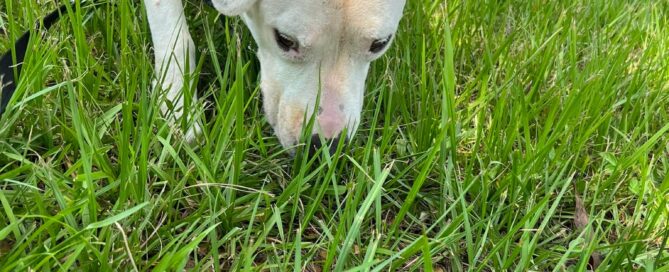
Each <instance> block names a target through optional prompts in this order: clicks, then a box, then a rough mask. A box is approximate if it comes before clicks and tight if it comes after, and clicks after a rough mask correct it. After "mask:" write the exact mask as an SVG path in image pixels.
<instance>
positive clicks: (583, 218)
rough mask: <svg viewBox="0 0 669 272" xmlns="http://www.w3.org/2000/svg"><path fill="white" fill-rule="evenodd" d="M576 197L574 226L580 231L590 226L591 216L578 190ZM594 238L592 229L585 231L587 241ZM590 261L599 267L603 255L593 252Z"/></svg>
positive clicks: (595, 267) (594, 267) (595, 266)
mask: <svg viewBox="0 0 669 272" xmlns="http://www.w3.org/2000/svg"><path fill="white" fill-rule="evenodd" d="M574 197H575V198H576V201H575V202H576V203H575V205H574V206H575V207H574V227H575V229H576V230H577V231H579V232H580V231H583V230H584V229H586V228H587V227H588V224H589V223H590V217H589V216H588V211H587V210H586V209H585V204H583V200H582V199H581V198H580V197H579V196H578V192H576V193H574ZM592 239H593V233H592V230H591V229H588V230H587V232H586V233H585V243H586V244H588V243H589V242H590V241H592ZM588 263H589V264H590V267H591V268H592V269H593V270H594V269H597V267H599V264H601V263H602V255H601V254H599V252H593V253H592V254H591V255H590V258H589V260H588Z"/></svg>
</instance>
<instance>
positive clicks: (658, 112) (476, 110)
mask: <svg viewBox="0 0 669 272" xmlns="http://www.w3.org/2000/svg"><path fill="white" fill-rule="evenodd" d="M110 2H112V3H113V4H111V3H110ZM442 2H443V1H428V0H409V1H408V3H407V7H406V10H405V17H404V19H403V20H402V23H401V27H400V30H399V32H398V33H397V39H396V41H395V43H394V44H393V46H392V48H391V49H390V50H389V52H388V53H387V54H386V55H385V56H384V57H383V58H382V59H380V60H378V61H376V62H375V63H374V64H373V65H372V68H371V71H370V75H369V78H368V80H367V92H366V100H365V106H364V112H363V115H362V116H363V120H362V124H361V126H360V130H359V131H358V133H357V135H356V137H355V138H354V139H353V142H352V144H351V147H350V148H349V150H346V151H343V152H340V153H338V154H336V155H334V156H331V157H330V156H326V155H325V154H323V156H321V158H317V159H307V158H305V156H302V155H301V153H299V152H298V155H297V156H296V157H295V158H293V157H291V156H290V155H289V154H288V153H289V152H288V151H287V150H285V149H283V148H282V147H281V146H280V145H279V143H278V140H277V139H276V138H275V137H274V136H273V134H272V131H271V128H270V127H269V125H268V123H267V121H266V119H265V118H264V117H263V114H262V110H261V98H260V96H259V90H258V87H257V82H258V80H257V79H258V68H259V67H258V63H257V61H256V60H255V56H254V53H253V52H254V47H255V44H254V43H253V41H252V39H251V37H250V35H249V33H248V31H247V30H246V28H245V26H243V24H241V23H240V22H239V20H238V19H236V18H223V17H220V16H217V14H216V12H215V11H214V10H212V9H211V8H208V7H204V6H202V3H201V1H191V2H190V3H189V4H188V5H187V11H188V14H189V17H188V19H189V21H190V26H191V31H192V33H193V35H194V40H195V43H196V44H197V46H198V49H199V51H198V54H197V57H198V71H199V75H198V76H196V77H195V78H196V79H198V84H197V86H198V88H197V91H198V92H199V93H200V97H201V99H202V100H203V101H205V102H206V104H207V105H208V107H207V108H206V109H205V110H204V111H202V114H201V119H202V120H204V121H205V122H206V126H205V133H204V135H203V137H202V139H201V141H200V142H198V143H197V144H193V145H189V144H186V143H184V142H183V141H182V140H181V138H180V136H179V134H178V132H177V131H178V130H175V129H174V128H171V127H170V126H169V125H168V124H167V123H166V122H165V120H163V119H162V117H160V113H159V107H158V102H157V97H158V96H159V94H158V93H157V92H151V87H150V86H151V80H152V75H153V71H152V65H151V64H152V56H151V53H150V52H151V51H150V36H149V33H148V26H147V24H146V21H145V20H144V17H145V15H144V10H143V7H142V5H141V3H140V1H130V0H119V1H109V2H107V1H99V4H98V5H97V8H96V9H93V8H92V7H90V5H82V8H81V9H78V11H76V12H75V13H71V14H68V15H67V16H66V18H64V19H63V20H62V21H61V22H60V23H59V24H58V25H57V26H56V27H55V28H54V29H52V30H51V31H49V32H48V33H46V34H44V35H36V36H35V37H39V38H37V39H34V40H33V41H32V44H31V50H30V55H29V56H28V57H27V59H26V63H25V65H24V68H23V69H24V71H23V77H22V78H21V80H20V83H19V86H20V88H19V90H18V92H17V95H16V98H15V99H14V100H13V103H12V105H13V106H12V108H11V109H10V110H9V111H8V112H7V113H6V114H5V115H4V116H2V118H1V119H0V206H1V207H0V271H25V270H36V271H53V270H96V271H97V270H142V271H146V270H154V271H160V270H162V269H167V270H181V268H186V269H189V270H191V269H192V270H212V269H213V270H232V269H235V270H247V269H259V270H273V271H285V270H293V271H302V270H305V269H309V270H315V271H320V270H321V269H322V270H345V269H350V270H353V271H387V270H394V269H402V270H425V271H431V270H433V269H434V270H436V271H443V270H446V271H449V270H454V271H459V270H471V271H493V270H494V271H498V270H516V271H528V270H540V271H549V270H552V271H556V270H557V271H564V270H570V271H571V270H583V269H585V268H587V265H588V259H589V258H588V256H589V255H590V254H592V253H597V254H600V255H601V256H602V263H601V265H600V266H599V269H601V270H626V271H630V270H634V269H639V270H646V271H654V270H655V271H669V252H668V250H667V247H668V244H669V243H668V241H667V240H668V238H669V231H668V228H669V226H668V223H667V222H668V221H669V212H668V211H667V210H669V203H667V201H669V175H668V174H667V172H669V136H668V135H669V83H668V82H669V2H667V1H623V0H619V1H603V0H594V1H586V0H577V1H551V2H550V3H544V2H545V1H539V0H530V1H447V2H448V5H446V4H445V3H442ZM0 7H1V13H0V27H1V28H2V29H3V30H5V33H6V34H3V35H2V36H1V38H0V49H1V50H2V52H5V51H7V50H9V48H11V41H12V39H14V38H16V37H17V36H18V35H19V34H20V33H22V32H23V31H26V30H27V29H29V28H30V27H31V26H33V24H34V22H35V21H36V20H38V19H39V18H41V17H42V16H44V15H45V14H47V13H48V12H49V11H51V10H53V9H54V8H55V7H56V5H55V4H54V3H53V2H50V1H37V0H3V1H2V3H0ZM192 91H194V90H186V92H192ZM577 195H578V196H579V197H580V198H581V199H582V200H583V203H584V204H585V211H586V212H587V217H588V221H587V224H586V226H584V228H580V227H579V226H578V225H576V224H575V223H574V215H575V210H576V205H575V203H576V196H577Z"/></svg>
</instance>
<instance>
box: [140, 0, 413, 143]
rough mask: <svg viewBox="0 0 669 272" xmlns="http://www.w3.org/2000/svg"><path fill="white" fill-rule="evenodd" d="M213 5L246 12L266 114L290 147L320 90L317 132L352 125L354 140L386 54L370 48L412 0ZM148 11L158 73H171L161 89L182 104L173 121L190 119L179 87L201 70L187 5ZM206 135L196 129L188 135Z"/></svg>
mask: <svg viewBox="0 0 669 272" xmlns="http://www.w3.org/2000/svg"><path fill="white" fill-rule="evenodd" d="M212 2H213V4H214V7H215V8H216V9H217V10H218V11H219V12H221V13H223V14H225V15H241V16H242V19H243V20H244V22H245V23H246V25H247V26H248V28H249V29H250V31H251V33H252V35H253V37H254V39H255V40H256V43H257V44H258V59H259V60H260V65H261V88H262V93H263V104H264V109H265V114H266V116H267V119H268V120H269V123H270V124H271V125H272V127H273V128H274V131H275V133H276V135H277V136H278V137H279V140H280V141H281V144H282V145H284V146H286V147H288V146H291V145H294V144H296V143H298V141H299V139H300V135H301V130H302V126H303V124H302V121H303V120H304V118H305V117H306V118H309V117H310V116H311V114H312V113H313V109H314V107H315V105H316V104H317V101H316V100H317V97H318V96H319V91H320V97H321V101H320V103H318V104H319V105H320V108H321V110H320V111H321V113H320V114H318V116H317V117H316V121H317V122H316V126H315V127H314V130H313V131H312V133H321V134H322V135H323V136H324V137H326V138H333V137H336V136H338V134H339V133H340V132H341V131H342V130H343V129H344V128H346V129H347V131H348V135H347V136H348V137H352V135H353V134H354V132H355V130H356V129H357V126H358V124H359V122H360V114H361V111H362V103H363V101H362V100H363V97H364V86H365V79H366V77H367V72H368V70H369V63H370V62H371V61H373V60H374V59H376V58H378V57H379V56H380V55H381V54H382V53H383V52H380V53H379V54H372V53H370V52H369V48H370V46H371V44H372V42H373V41H374V40H375V39H382V38H385V37H388V36H390V35H393V36H394V34H395V31H396V30H397V25H398V23H399V21H400V18H401V16H402V10H403V8H404V4H405V0H364V1H361V0H320V1H314V0H213V1H212ZM145 6H146V10H147V13H148V18H149V25H150V28H151V33H152V36H153V43H154V50H155V52H156V67H157V71H161V75H164V77H162V78H161V77H159V78H160V79H162V85H161V86H162V87H163V88H165V89H167V99H169V100H171V101H172V104H174V105H175V110H174V111H173V112H172V115H171V116H172V117H174V118H175V119H178V118H181V117H182V114H183V111H182V110H181V108H182V106H183V99H182V98H181V97H180V96H179V93H180V92H179V90H180V89H181V88H182V87H183V86H184V85H186V86H188V84H186V83H185V82H184V76H183V75H184V74H187V73H190V72H191V71H192V68H193V67H194V65H195V63H194V60H195V55H194V46H193V42H192V39H191V37H190V34H189V33H188V29H187V25H186V23H185V20H184V13H183V6H182V3H181V0H145ZM275 28H276V29H278V30H279V31H281V32H282V33H285V34H287V35H289V36H292V37H294V38H296V39H297V40H299V43H300V50H299V53H295V52H290V53H286V52H284V51H282V50H281V49H280V48H279V47H278V46H277V43H276V40H275V33H274V29H275ZM388 46H390V45H388ZM388 46H387V47H388ZM387 47H386V48H387ZM383 51H385V49H384V50H383ZM186 59H188V60H189V61H188V63H186ZM319 83H320V84H319ZM165 111H166V110H165ZM198 130H199V127H193V128H191V129H190V130H189V131H188V132H187V135H188V136H194V135H195V134H196V133H197V131H198Z"/></svg>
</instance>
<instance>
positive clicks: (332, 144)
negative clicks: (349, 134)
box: [309, 134, 344, 157]
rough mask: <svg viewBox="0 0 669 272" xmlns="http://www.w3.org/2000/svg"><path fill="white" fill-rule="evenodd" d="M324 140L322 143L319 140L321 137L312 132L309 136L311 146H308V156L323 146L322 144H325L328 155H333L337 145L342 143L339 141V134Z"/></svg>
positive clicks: (311, 155)
mask: <svg viewBox="0 0 669 272" xmlns="http://www.w3.org/2000/svg"><path fill="white" fill-rule="evenodd" d="M325 140H326V142H325V143H323V142H322V141H321V137H319V136H318V134H314V135H312V136H311V146H310V147H309V157H313V156H314V155H315V154H316V152H317V151H318V150H319V149H321V147H323V145H327V147H328V148H327V150H328V152H329V153H330V155H334V153H335V152H337V148H338V147H339V145H340V144H343V143H344V142H343V141H340V140H341V138H340V137H339V136H337V137H335V138H333V139H325Z"/></svg>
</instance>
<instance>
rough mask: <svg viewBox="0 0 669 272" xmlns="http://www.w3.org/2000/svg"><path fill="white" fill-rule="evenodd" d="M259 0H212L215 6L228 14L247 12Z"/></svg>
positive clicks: (219, 10)
mask: <svg viewBox="0 0 669 272" xmlns="http://www.w3.org/2000/svg"><path fill="white" fill-rule="evenodd" d="M256 1H257V0H212V1H211V2H212V4H214V8H216V10H218V12H220V13H223V14H224V15H227V16H235V15H239V14H242V13H244V12H246V11H247V10H248V9H249V8H250V7H251V6H252V5H253V4H254V3H255V2H256Z"/></svg>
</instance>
